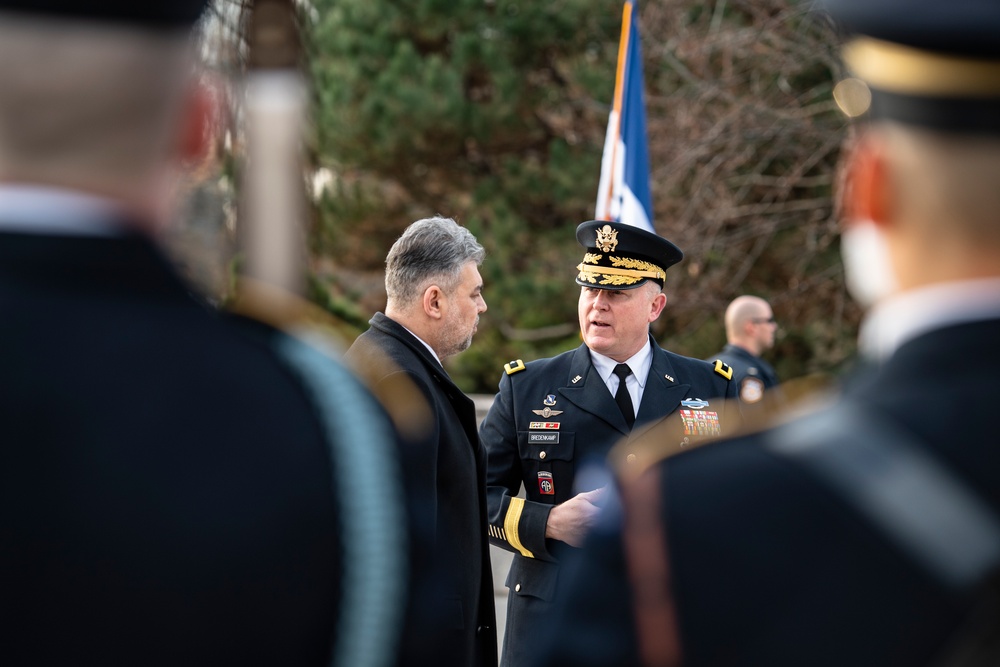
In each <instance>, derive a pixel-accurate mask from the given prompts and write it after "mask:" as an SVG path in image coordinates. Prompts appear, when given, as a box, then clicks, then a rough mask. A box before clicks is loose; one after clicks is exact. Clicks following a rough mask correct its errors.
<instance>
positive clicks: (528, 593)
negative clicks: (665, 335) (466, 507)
mask: <svg viewBox="0 0 1000 667" xmlns="http://www.w3.org/2000/svg"><path fill="white" fill-rule="evenodd" d="M650 342H651V344H652V345H653V355H652V366H651V368H650V371H649V376H648V379H647V381H646V387H645V389H644V392H643V397H642V403H641V404H640V406H639V410H638V412H637V415H636V422H635V425H634V427H633V431H632V432H633V434H637V433H639V432H641V431H642V430H644V429H645V428H646V427H648V426H649V425H651V424H653V423H655V422H656V421H658V420H661V419H663V418H664V417H666V416H667V415H671V414H673V413H675V412H676V411H677V410H678V409H680V408H681V401H683V400H685V399H695V398H700V399H705V400H708V402H709V405H708V407H705V408H702V411H703V412H706V413H708V412H715V411H719V413H718V415H717V416H718V418H719V421H720V423H721V424H723V425H724V424H726V423H727V420H731V419H733V418H734V417H735V415H727V414H724V413H723V412H722V405H723V401H721V400H719V401H717V402H713V401H712V400H711V399H713V398H716V397H729V398H733V397H734V395H735V394H734V392H735V388H734V387H733V386H732V385H731V383H730V382H729V381H728V379H727V378H726V377H725V376H724V375H723V374H722V373H724V372H726V371H727V370H728V369H725V370H723V371H722V372H716V371H715V370H714V368H713V365H712V364H709V363H707V362H704V361H700V360H697V359H691V358H688V357H682V356H680V355H677V354H673V353H672V352H668V351H666V350H664V349H662V348H660V347H659V346H658V345H656V344H655V342H653V341H652V339H650ZM716 406H718V407H716ZM556 411H558V412H559V414H556ZM546 415H548V416H546ZM556 425H557V427H556ZM628 436H629V430H628V427H627V425H626V424H625V419H624V417H622V414H621V411H620V410H619V408H618V405H617V404H616V403H615V400H614V397H613V396H612V395H611V392H609V391H608V388H607V385H606V384H605V383H604V381H603V380H602V379H601V377H600V376H599V375H598V373H597V371H596V369H595V368H594V366H593V364H592V363H591V358H590V350H589V349H588V348H587V346H586V345H581V346H580V347H579V348H577V349H576V350H572V351H569V352H565V353H563V354H561V355H559V356H557V357H553V358H550V359H542V360H538V361H533V362H530V363H528V364H527V365H526V368H525V369H524V370H522V371H519V372H514V373H510V374H505V375H503V376H502V377H501V378H500V391H499V393H498V394H497V396H496V399H495V401H494V403H493V407H492V408H491V409H490V412H489V414H488V415H487V417H486V419H485V421H484V422H483V424H482V426H481V427H480V437H481V438H482V440H483V444H485V445H486V449H487V452H488V455H489V471H488V474H487V494H488V506H489V532H490V542H491V543H492V544H494V545H496V546H499V547H501V548H503V549H506V550H508V551H514V552H515V554H516V555H515V556H514V561H513V564H512V565H511V569H510V573H509V575H508V577H507V586H508V588H509V591H510V598H509V601H508V606H507V610H508V611H507V622H506V631H505V635H504V652H503V664H504V665H511V666H513V667H518V666H519V665H524V664H526V662H527V660H528V659H529V658H530V657H531V656H532V655H534V654H536V653H537V649H538V646H539V644H540V640H541V639H542V634H541V633H542V621H543V619H545V618H546V617H547V616H548V615H549V614H551V610H552V603H553V600H554V599H555V598H556V596H557V592H558V591H559V588H560V584H561V582H560V580H559V577H560V571H559V570H560V567H559V559H560V558H561V557H562V556H563V555H564V554H567V553H568V552H570V551H575V549H573V548H572V547H569V546H568V545H566V544H564V543H562V542H557V541H554V540H548V539H546V538H545V523H546V519H547V518H548V514H549V511H550V509H551V508H552V506H553V505H556V504H558V503H562V502H564V501H566V500H568V499H569V498H571V497H572V496H573V495H575V494H577V493H580V492H583V491H590V490H591V489H590V488H576V481H577V474H578V473H579V471H580V469H581V466H583V465H585V464H587V463H594V464H595V465H601V464H602V463H603V460H604V457H605V456H606V455H607V453H608V451H609V450H610V449H611V447H612V446H613V445H614V444H616V443H617V442H618V441H619V440H622V439H624V438H626V437H628ZM678 444H680V443H678ZM522 483H523V484H524V488H525V491H526V499H521V498H517V497H516V496H517V494H518V490H519V489H520V487H521V485H522Z"/></svg>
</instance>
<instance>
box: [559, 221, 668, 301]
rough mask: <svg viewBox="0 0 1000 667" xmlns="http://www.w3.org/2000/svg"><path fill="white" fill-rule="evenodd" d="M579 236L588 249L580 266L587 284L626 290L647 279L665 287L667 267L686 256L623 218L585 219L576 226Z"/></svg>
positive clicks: (578, 279) (579, 280) (582, 280)
mask: <svg viewBox="0 0 1000 667" xmlns="http://www.w3.org/2000/svg"><path fill="white" fill-rule="evenodd" d="M576 240H577V241H579V242H580V245H582V246H583V247H584V248H586V249H587V252H586V253H585V254H584V256H583V261H582V262H581V263H580V264H578V265H577V267H576V269H577V271H578V272H579V273H578V274H577V276H576V282H577V284H579V285H583V286H585V287H597V288H599V289H608V290H626V289H634V288H636V287H639V286H640V285H643V284H645V282H646V281H647V280H653V281H655V282H657V283H659V284H660V286H661V287H662V286H663V283H664V281H665V280H666V277H667V275H666V271H667V269H668V268H670V267H671V266H673V265H674V264H676V263H677V262H679V261H681V260H682V259H684V253H683V252H681V249H680V248H678V247H677V246H675V245H674V244H673V243H671V242H670V241H668V240H666V239H665V238H662V237H659V236H657V235H656V234H653V233H652V232H647V231H646V230H644V229H639V228H638V227H633V226H632V225H625V224H622V223H620V222H608V221H607V220H591V221H590V222H584V223H582V224H581V225H580V226H579V227H577V228H576Z"/></svg>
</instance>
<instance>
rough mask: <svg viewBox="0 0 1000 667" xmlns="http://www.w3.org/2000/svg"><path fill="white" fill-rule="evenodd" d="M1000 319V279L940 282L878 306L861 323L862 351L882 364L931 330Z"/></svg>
mask: <svg viewBox="0 0 1000 667" xmlns="http://www.w3.org/2000/svg"><path fill="white" fill-rule="evenodd" d="M998 317H1000V278H983V279H980V280H965V281H956V282H951V283H940V284H937V285H931V286H929V287H922V288H919V289H915V290H910V291H907V292H903V293H901V294H897V295H894V296H892V297H890V298H888V299H886V300H885V301H883V302H882V303H879V304H876V305H875V306H874V307H873V308H872V309H871V310H870V311H869V313H868V315H867V316H866V317H865V320H864V322H862V324H861V330H860V333H859V336H858V348H859V349H860V351H861V353H862V354H863V355H864V356H866V357H868V358H869V359H871V360H873V361H882V360H884V359H886V358H888V357H889V356H891V355H892V354H893V353H894V352H895V351H896V350H897V349H898V348H899V347H900V346H901V345H902V344H903V343H906V342H907V341H909V340H912V339H914V338H916V337H917V336H920V335H921V334H924V333H927V332H928V331H933V330H934V329H941V328H943V327H946V326H949V325H952V324H962V323H965V322H975V321H977V320H987V319H994V318H998Z"/></svg>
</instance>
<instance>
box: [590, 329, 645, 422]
mask: <svg viewBox="0 0 1000 667" xmlns="http://www.w3.org/2000/svg"><path fill="white" fill-rule="evenodd" d="M590 360H591V361H592V362H593V364H594V368H595V369H597V373H598V374H599V375H600V376H601V379H602V380H604V384H606V385H607V386H608V391H610V392H611V395H612V396H614V395H615V394H616V393H617V392H618V383H619V382H620V380H619V379H618V376H617V375H615V366H617V365H618V363H619V362H617V361H615V360H614V359H612V358H611V357H606V356H604V355H603V354H600V353H598V352H594V351H593V350H591V351H590ZM623 363H625V364H627V365H628V367H629V368H630V369H631V370H632V374H631V375H629V376H628V377H627V378H625V388H626V389H628V394H629V396H630V397H631V398H632V408H633V409H634V410H635V411H636V413H637V414H638V412H639V405H640V404H641V403H642V392H643V390H644V389H645V388H646V378H648V377H649V369H650V368H651V367H652V366H653V347H652V345H651V344H650V343H649V342H648V341H647V342H646V344H645V345H643V346H642V348H641V349H640V350H639V351H638V352H636V353H635V354H633V355H632V356H631V357H629V358H628V359H626V360H625V361H624V362H623Z"/></svg>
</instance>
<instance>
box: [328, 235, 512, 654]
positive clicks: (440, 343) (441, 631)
mask: <svg viewBox="0 0 1000 667" xmlns="http://www.w3.org/2000/svg"><path fill="white" fill-rule="evenodd" d="M483 256H484V251H483V247H482V246H481V245H479V243H478V242H477V241H476V239H475V237H474V236H473V235H472V234H471V233H470V232H469V231H468V230H467V229H465V228H463V227H460V226H459V225H458V224H457V223H456V222H455V221H454V220H452V219H450V218H440V217H435V218H427V219H425V220H418V221H416V222H414V223H413V224H411V225H410V226H409V227H407V228H406V231H404V232H403V235H402V236H401V237H400V238H399V239H397V240H396V242H395V243H394V244H393V246H392V248H391V249H390V250H389V254H388V256H387V257H386V260H385V288H386V293H387V295H388V300H387V303H386V308H385V313H384V314H383V313H376V314H375V316H374V317H373V318H372V319H371V322H370V324H371V328H370V329H368V331H366V332H364V333H363V334H361V335H360V336H359V337H358V339H357V340H356V341H355V342H354V344H353V345H352V346H351V348H350V349H349V350H348V352H347V355H346V359H347V360H348V361H350V362H351V363H352V364H354V365H355V366H356V367H358V368H360V369H362V371H363V372H364V374H365V375H367V376H369V377H370V378H372V379H373V380H374V381H375V382H377V383H378V385H379V386H385V385H386V384H388V383H391V382H393V381H394V380H395V379H398V378H399V377H400V376H403V377H406V378H409V379H410V380H411V381H412V382H413V384H415V385H416V387H417V389H418V390H419V391H420V393H421V394H422V395H423V398H424V399H425V400H426V401H427V403H428V404H429V405H430V406H431V412H432V413H433V423H432V426H431V432H430V433H429V435H428V436H427V437H426V438H425V439H423V440H421V441H418V442H413V443H410V445H409V446H408V449H409V450H410V451H404V460H406V462H407V469H406V481H407V484H408V487H409V492H410V495H411V496H413V497H417V498H420V499H430V504H431V507H430V508H429V510H428V511H427V512H426V515H427V516H426V524H425V525H421V526H417V527H416V530H417V531H418V532H420V533H422V534H424V535H429V536H430V541H431V542H432V543H433V547H432V549H433V556H432V560H433V563H432V564H431V565H433V566H435V567H434V568H433V571H435V572H436V574H437V576H436V577H435V576H431V577H430V578H431V579H432V580H433V579H441V576H440V575H442V574H443V575H444V576H443V580H442V581H441V584H440V586H438V587H436V589H435V590H428V591H423V592H422V594H423V595H424V596H425V597H429V598H430V599H428V600H417V601H415V602H416V603H417V604H419V605H420V606H421V607H422V608H425V609H426V608H428V607H430V608H431V609H434V608H437V612H436V613H434V612H430V613H428V614H423V616H424V617H423V618H416V619H415V622H417V623H422V624H433V626H434V627H433V629H434V630H435V633H434V638H433V639H434V641H438V640H440V642H439V643H437V644H436V645H435V646H427V645H426V643H425V645H424V646H423V648H422V650H424V651H429V652H431V653H435V654H436V655H434V664H449V665H451V664H454V665H468V666H471V665H476V666H481V667H495V665H496V663H497V637H496V621H495V617H496V612H495V610H494V603H493V575H492V569H491V568H490V554H489V543H488V542H487V540H486V533H485V530H484V527H485V525H486V486H485V481H484V480H485V475H486V451H485V450H484V449H483V446H482V444H480V442H479V436H478V434H477V433H476V407H475V404H474V403H473V402H472V399H470V398H469V397H467V396H466V395H465V394H463V393H462V391H461V390H460V389H459V388H458V387H457V386H456V385H455V383H454V382H452V380H451V378H450V377H448V373H447V372H446V371H445V369H444V367H443V366H442V365H441V361H442V360H443V359H444V358H446V357H449V356H451V355H453V354H458V353H459V352H462V351H464V350H466V349H468V348H469V345H471V344H472V337H473V335H474V334H475V333H476V328H477V325H478V323H479V316H480V315H481V314H482V313H484V312H486V301H485V300H484V299H483V294H482V292H483V280H482V278H481V277H480V275H479V269H478V268H477V267H478V266H479V264H480V263H481V262H482V261H483ZM421 569H422V571H421V578H422V579H424V578H427V577H426V575H427V574H428V572H426V571H424V570H423V568H421ZM417 640H419V637H417V638H414V641H417ZM409 641H410V640H409V639H408V643H409Z"/></svg>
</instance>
